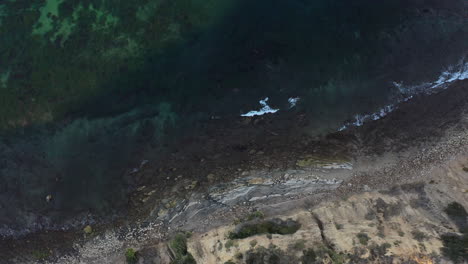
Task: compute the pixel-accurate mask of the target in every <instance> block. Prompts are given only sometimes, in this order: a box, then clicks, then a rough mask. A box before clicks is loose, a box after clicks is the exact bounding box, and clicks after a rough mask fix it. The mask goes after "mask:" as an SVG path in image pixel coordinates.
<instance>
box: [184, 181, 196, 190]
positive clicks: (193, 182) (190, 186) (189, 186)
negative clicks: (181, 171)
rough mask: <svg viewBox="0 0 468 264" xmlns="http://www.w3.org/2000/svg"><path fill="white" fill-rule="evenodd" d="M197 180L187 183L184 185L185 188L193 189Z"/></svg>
mask: <svg viewBox="0 0 468 264" xmlns="http://www.w3.org/2000/svg"><path fill="white" fill-rule="evenodd" d="M197 184H198V181H192V183H190V184H189V185H187V186H185V190H193V189H195V187H197Z"/></svg>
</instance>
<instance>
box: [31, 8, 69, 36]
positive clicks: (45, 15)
mask: <svg viewBox="0 0 468 264" xmlns="http://www.w3.org/2000/svg"><path fill="white" fill-rule="evenodd" d="M63 1H64V0H46V2H45V5H44V6H43V7H42V8H41V9H40V10H39V11H40V13H41V15H40V17H39V21H37V23H36V25H35V27H34V29H33V34H39V35H44V34H46V33H48V32H50V31H51V30H52V29H54V19H56V18H58V16H59V6H60V4H62V2H63Z"/></svg>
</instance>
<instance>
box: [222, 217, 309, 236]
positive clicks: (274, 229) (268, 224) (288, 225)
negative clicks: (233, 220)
mask: <svg viewBox="0 0 468 264" xmlns="http://www.w3.org/2000/svg"><path fill="white" fill-rule="evenodd" d="M300 227H301V225H300V224H299V223H298V222H296V221H293V220H291V219H289V220H287V221H283V220H280V219H272V220H268V221H262V222H257V223H246V224H243V225H241V226H240V227H239V228H237V229H236V230H235V231H234V232H231V233H230V234H229V238H230V239H242V238H247V237H250V236H255V235H258V234H280V235H287V234H294V233H295V232H296V231H297V230H299V228H300Z"/></svg>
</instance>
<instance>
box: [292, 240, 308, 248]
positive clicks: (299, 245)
mask: <svg viewBox="0 0 468 264" xmlns="http://www.w3.org/2000/svg"><path fill="white" fill-rule="evenodd" d="M305 242H306V241H305V240H302V239H301V240H299V241H296V242H295V243H294V244H293V245H292V248H293V249H294V250H304V249H305Z"/></svg>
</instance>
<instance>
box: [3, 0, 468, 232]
mask: <svg viewBox="0 0 468 264" xmlns="http://www.w3.org/2000/svg"><path fill="white" fill-rule="evenodd" d="M464 10H466V1H463V0H447V1H416V0H414V1H411V0H410V1H408V0H405V1H403V0H383V1H378V2H376V1H372V0H359V1H346V0H287V1H286V0H257V1H251V0H224V1H219V0H203V1H202V0H173V1H165V0H136V1H113V2H110V1H105V0H101V1H89V0H65V1H53V0H47V1H15V0H9V1H6V2H3V3H2V4H0V34H1V36H2V38H0V58H1V59H0V128H1V131H2V133H1V139H0V158H1V159H0V181H1V182H2V184H1V185H0V209H1V210H0V235H2V236H14V235H21V234H27V233H30V232H34V231H37V230H43V229H62V228H68V227H71V226H80V225H81V224H83V223H93V222H94V221H100V219H103V217H104V216H105V217H107V216H109V215H110V216H114V215H119V214H120V215H121V214H125V212H126V210H125V208H126V204H127V199H128V195H129V193H130V192H131V191H132V190H133V188H134V187H135V185H136V183H135V182H134V181H133V180H132V179H131V178H129V177H128V175H129V174H130V173H131V171H132V170H133V169H134V168H137V167H138V166H139V164H140V163H141V161H142V160H143V159H144V157H145V156H148V155H149V156H157V154H158V153H159V152H161V151H164V148H165V142H169V141H174V140H176V138H177V137H178V136H182V135H184V133H190V130H187V129H186V128H187V127H197V124H199V123H200V122H202V121H205V120H210V119H212V118H213V117H216V118H221V119H223V118H224V119H229V118H243V117H244V116H254V115H260V114H271V115H275V113H276V112H277V111H297V112H298V113H304V114H306V115H307V116H308V118H310V120H311V122H310V123H311V125H310V126H309V127H308V131H306V132H307V133H310V134H316V133H326V132H333V131H336V130H339V129H345V128H346V127H349V126H353V125H356V126H359V125H362V124H363V123H364V122H369V121H372V120H376V119H379V118H383V117H384V116H385V115H387V114H388V113H389V112H391V111H393V110H394V109H395V108H396V107H398V103H400V102H402V101H405V100H410V99H411V96H412V95H415V94H418V93H421V92H430V91H432V90H433V89H438V88H442V87H443V86H444V85H445V84H447V83H449V82H452V81H455V80H458V79H463V78H466V69H467V64H466V56H467V55H468V49H467V46H466V43H468V32H467V31H468V22H467V20H466V17H465V15H466V14H464V13H463V12H464ZM116 142H118V144H116ZM49 195H50V198H51V199H50V200H49V199H48V198H47V197H48V196H49ZM47 200H49V202H48V201H47ZM105 217H104V218H105Z"/></svg>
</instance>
